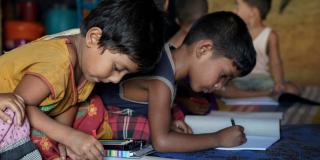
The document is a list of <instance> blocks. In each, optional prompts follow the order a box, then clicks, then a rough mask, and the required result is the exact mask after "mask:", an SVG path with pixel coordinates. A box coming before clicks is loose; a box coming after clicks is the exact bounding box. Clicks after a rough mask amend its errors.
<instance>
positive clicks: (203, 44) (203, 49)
mask: <svg viewBox="0 0 320 160" xmlns="http://www.w3.org/2000/svg"><path fill="white" fill-rule="evenodd" d="M212 50H213V42H212V41H211V40H200V41H198V43H197V44H196V56H197V58H200V57H202V56H205V55H208V54H209V56H211V54H212Z"/></svg>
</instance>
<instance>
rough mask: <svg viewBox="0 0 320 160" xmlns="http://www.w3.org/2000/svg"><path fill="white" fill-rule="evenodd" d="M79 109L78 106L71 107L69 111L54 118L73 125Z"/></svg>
mask: <svg viewBox="0 0 320 160" xmlns="http://www.w3.org/2000/svg"><path fill="white" fill-rule="evenodd" d="M77 111H78V107H77V106H73V107H70V108H69V109H68V110H67V111H65V112H63V113H62V114H60V115H58V116H56V117H54V119H55V120H57V121H58V122H60V123H62V124H65V125H67V126H70V127H71V126H72V124H73V122H74V119H75V117H76V114H77Z"/></svg>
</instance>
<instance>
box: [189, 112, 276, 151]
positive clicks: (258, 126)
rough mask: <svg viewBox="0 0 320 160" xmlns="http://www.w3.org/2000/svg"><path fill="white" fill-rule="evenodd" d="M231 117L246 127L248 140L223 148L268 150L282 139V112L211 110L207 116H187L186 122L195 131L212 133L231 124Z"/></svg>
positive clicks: (197, 132) (237, 123)
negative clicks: (238, 144) (235, 145)
mask: <svg viewBox="0 0 320 160" xmlns="http://www.w3.org/2000/svg"><path fill="white" fill-rule="evenodd" d="M231 118H233V119H234V121H235V124H236V125H241V126H243V127H244V129H245V134H246V138H247V142H246V143H244V144H242V145H240V146H237V147H232V148H217V149H223V150H266V149H267V148H268V147H269V146H271V145H272V144H273V143H275V142H276V141H278V140H279V139H280V119H281V118H282V113H281V112H263V113H261V112H250V113H243V112H219V111H216V112H211V113H210V114H209V115H206V116H186V118H185V121H186V123H187V124H188V125H189V126H190V127H191V128H192V130H193V133H195V134H201V133H211V132H216V131H218V130H221V129H223V128H226V127H229V126H231V125H232V124H231Z"/></svg>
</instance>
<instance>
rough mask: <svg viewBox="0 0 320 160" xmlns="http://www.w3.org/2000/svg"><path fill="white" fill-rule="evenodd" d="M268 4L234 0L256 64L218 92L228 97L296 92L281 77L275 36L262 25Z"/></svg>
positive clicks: (265, 2)
mask: <svg viewBox="0 0 320 160" xmlns="http://www.w3.org/2000/svg"><path fill="white" fill-rule="evenodd" d="M270 7H271V0H237V9H236V13H237V14H238V15H239V16H240V17H241V18H242V19H243V20H244V21H245V22H246V24H247V26H248V29H249V31H250V34H251V36H252V38H253V39H254V40H253V44H254V47H255V49H256V52H257V63H256V66H255V67H254V69H253V71H252V72H251V73H250V74H249V75H247V76H245V77H242V78H237V79H235V80H233V81H232V83H230V84H229V85H228V86H227V87H226V89H225V90H224V91H222V92H216V93H217V94H219V95H221V96H224V97H231V98H240V97H255V96H275V97H277V96H279V95H280V93H282V92H288V93H292V94H299V89H298V87H297V86H296V85H295V84H293V83H290V82H287V81H285V80H284V73H283V66H282V60H281V56H280V52H279V38H278V35H277V33H276V32H275V31H273V30H272V29H271V28H270V27H267V26H266V25H265V24H264V20H265V19H266V17H267V15H268V13H269V10H270Z"/></svg>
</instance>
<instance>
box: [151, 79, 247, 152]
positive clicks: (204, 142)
mask: <svg viewBox="0 0 320 160" xmlns="http://www.w3.org/2000/svg"><path fill="white" fill-rule="evenodd" d="M148 99H149V110H148V117H149V123H150V129H151V140H152V143H153V146H154V148H155V149H156V150H158V151H161V152H189V151H196V150H202V149H208V148H213V147H220V146H236V145H239V144H241V143H243V141H244V140H243V138H244V135H243V132H240V130H241V127H240V126H234V127H229V128H227V129H224V130H222V131H219V132H215V133H210V134H201V135H192V134H180V133H176V132H172V131H170V123H171V120H172V119H171V116H170V109H171V108H170V90H169V88H168V87H167V86H166V85H165V84H163V83H162V82H161V81H158V80H151V81H150V83H149V84H148ZM226 136H227V137H226Z"/></svg>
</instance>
